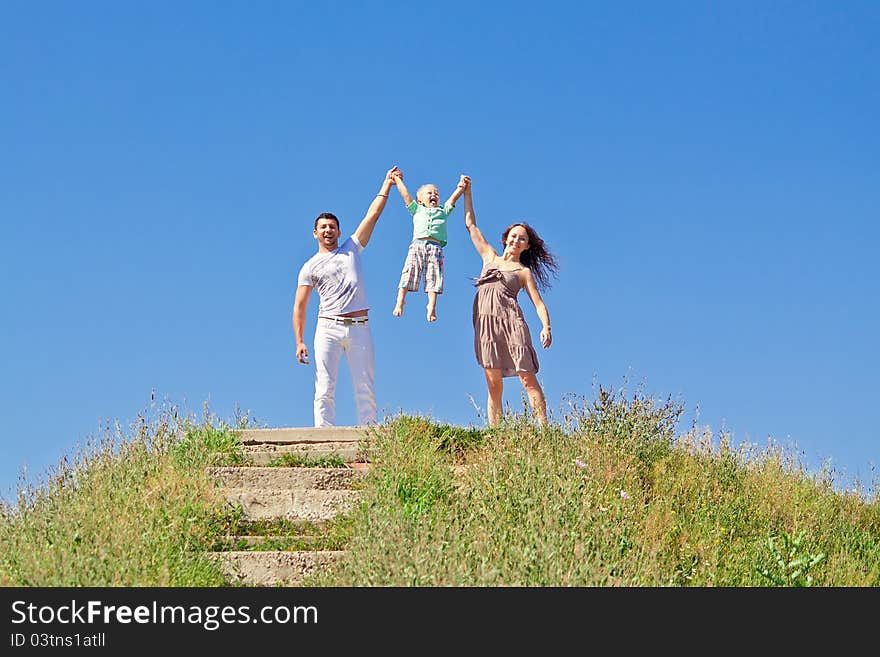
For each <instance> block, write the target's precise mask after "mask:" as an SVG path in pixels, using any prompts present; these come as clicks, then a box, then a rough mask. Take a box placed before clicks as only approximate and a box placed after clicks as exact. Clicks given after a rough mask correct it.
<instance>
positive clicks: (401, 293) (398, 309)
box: [391, 287, 406, 317]
mask: <svg viewBox="0 0 880 657" xmlns="http://www.w3.org/2000/svg"><path fill="white" fill-rule="evenodd" d="M405 303H406V288H405V287H400V288H397V304H396V305H395V306H394V310H392V311H391V314H392V315H394V316H395V317H400V316H401V315H402V314H403V306H404V304H405Z"/></svg>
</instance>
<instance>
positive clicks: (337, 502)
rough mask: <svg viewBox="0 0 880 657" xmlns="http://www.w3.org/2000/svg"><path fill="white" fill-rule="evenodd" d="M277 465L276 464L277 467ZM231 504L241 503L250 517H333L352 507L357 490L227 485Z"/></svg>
mask: <svg viewBox="0 0 880 657" xmlns="http://www.w3.org/2000/svg"><path fill="white" fill-rule="evenodd" d="M273 469H274V468H273ZM223 494H224V497H225V498H226V501H227V503H228V504H230V505H232V506H236V507H237V506H239V505H240V506H241V509H242V514H243V515H244V517H245V519H247V520H270V519H272V520H274V519H281V518H284V519H286V520H311V521H318V520H330V519H331V518H334V517H335V516H337V515H338V514H340V513H345V512H347V511H349V510H351V509H352V508H353V507H354V505H355V504H356V503H357V500H358V498H359V496H360V492H359V491H356V490H318V489H298V488H296V489H255V488H226V489H224V491H223Z"/></svg>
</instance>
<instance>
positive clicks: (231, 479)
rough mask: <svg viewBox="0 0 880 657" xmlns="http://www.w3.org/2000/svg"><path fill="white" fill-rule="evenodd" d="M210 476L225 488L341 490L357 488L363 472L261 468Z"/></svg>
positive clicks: (221, 470)
mask: <svg viewBox="0 0 880 657" xmlns="http://www.w3.org/2000/svg"><path fill="white" fill-rule="evenodd" d="M208 472H209V473H210V475H211V476H212V477H213V478H214V480H215V481H217V482H218V483H219V484H220V486H221V487H223V488H251V489H254V490H257V489H267V488H268V489H306V490H309V489H317V490H341V489H350V488H353V487H354V486H356V484H357V482H358V480H359V479H360V478H361V477H363V471H361V470H357V469H355V468H308V467H306V468H300V467H297V468H283V467H279V468H261V467H253V466H220V467H213V468H209V469H208Z"/></svg>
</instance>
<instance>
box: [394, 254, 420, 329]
mask: <svg viewBox="0 0 880 657" xmlns="http://www.w3.org/2000/svg"><path fill="white" fill-rule="evenodd" d="M420 260H421V254H420V253H419V245H418V244H416V243H415V242H413V243H412V244H410V245H409V249H408V250H407V252H406V260H405V261H404V263H403V271H402V272H401V273H400V283H398V284H397V304H396V305H395V306H394V310H392V311H391V314H392V315H394V316H395V317H400V316H401V315H403V306H404V304H405V303H406V293H407V292H414V291H416V290H418V289H419V280H420V279H421V276H422V265H421V262H420Z"/></svg>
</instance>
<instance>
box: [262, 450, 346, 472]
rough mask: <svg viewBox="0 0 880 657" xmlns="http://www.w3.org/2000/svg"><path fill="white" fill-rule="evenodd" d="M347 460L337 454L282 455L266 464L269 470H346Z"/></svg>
mask: <svg viewBox="0 0 880 657" xmlns="http://www.w3.org/2000/svg"><path fill="white" fill-rule="evenodd" d="M345 465H346V463H345V460H344V459H343V458H342V457H341V456H339V455H337V454H329V455H326V456H308V455H307V454H292V453H289V452H288V453H287V454H282V455H281V456H279V457H278V458H275V459H272V460H271V461H269V463H267V464H266V467H269V468H344V467H345Z"/></svg>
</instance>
